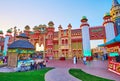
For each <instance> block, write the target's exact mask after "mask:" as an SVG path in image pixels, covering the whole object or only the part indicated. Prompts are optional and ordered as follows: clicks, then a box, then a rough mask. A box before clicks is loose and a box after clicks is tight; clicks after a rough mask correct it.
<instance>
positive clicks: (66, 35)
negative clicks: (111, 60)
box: [24, 0, 120, 59]
mask: <svg viewBox="0 0 120 81" xmlns="http://www.w3.org/2000/svg"><path fill="white" fill-rule="evenodd" d="M119 10H120V7H119V3H118V1H117V0H113V4H112V8H111V11H110V14H111V15H110V14H109V13H107V14H105V15H104V17H103V19H104V21H103V25H101V26H94V27H90V25H89V23H88V22H87V21H88V19H87V18H86V17H85V16H84V17H82V19H81V24H80V27H78V29H72V28H73V27H72V25H71V24H69V25H68V27H67V28H65V27H62V26H61V25H59V27H58V31H55V27H54V23H53V22H52V21H50V22H49V23H48V26H46V25H39V26H35V27H34V28H33V31H31V30H30V27H29V26H28V25H27V26H26V27H25V30H24V33H25V34H26V35H27V36H28V37H29V38H30V40H29V41H30V42H31V43H32V44H33V45H34V46H35V45H36V43H38V44H39V46H41V45H42V44H43V46H44V52H43V53H44V57H52V58H55V59H59V58H60V57H65V58H68V59H71V58H72V57H73V56H75V55H76V56H77V58H80V57H82V56H91V48H90V40H99V39H103V40H104V42H107V41H109V40H111V39H113V38H114V37H115V36H116V35H117V33H119V31H118V28H117V27H116V25H115V24H114V22H115V23H117V24H118V23H119V22H118V21H117V22H116V21H115V19H116V20H117V18H118V20H119V15H118V14H119ZM114 11H115V12H114ZM117 11H118V12H117ZM111 17H112V19H111ZM113 21H114V22H113ZM63 28H65V29H63Z"/></svg>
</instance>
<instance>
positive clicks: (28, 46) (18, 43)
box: [8, 40, 34, 49]
mask: <svg viewBox="0 0 120 81" xmlns="http://www.w3.org/2000/svg"><path fill="white" fill-rule="evenodd" d="M8 48H11V49H14V48H23V49H34V46H33V45H32V44H31V43H30V42H29V41H27V40H17V41H15V42H13V43H12V44H11V45H10V46H9V47H8Z"/></svg>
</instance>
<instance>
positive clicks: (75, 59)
mask: <svg viewBox="0 0 120 81" xmlns="http://www.w3.org/2000/svg"><path fill="white" fill-rule="evenodd" d="M73 63H74V64H77V57H76V56H74V57H73Z"/></svg>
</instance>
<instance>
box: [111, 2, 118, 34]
mask: <svg viewBox="0 0 120 81" xmlns="http://www.w3.org/2000/svg"><path fill="white" fill-rule="evenodd" d="M110 15H111V16H112V21H114V22H115V26H116V30H117V34H120V4H119V2H118V1H117V0H113V1H112V8H111V10H110Z"/></svg>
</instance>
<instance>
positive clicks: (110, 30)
mask: <svg viewBox="0 0 120 81" xmlns="http://www.w3.org/2000/svg"><path fill="white" fill-rule="evenodd" d="M105 31H106V42H108V41H110V40H112V39H114V38H115V32H114V31H115V30H114V24H113V23H107V24H105Z"/></svg>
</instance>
